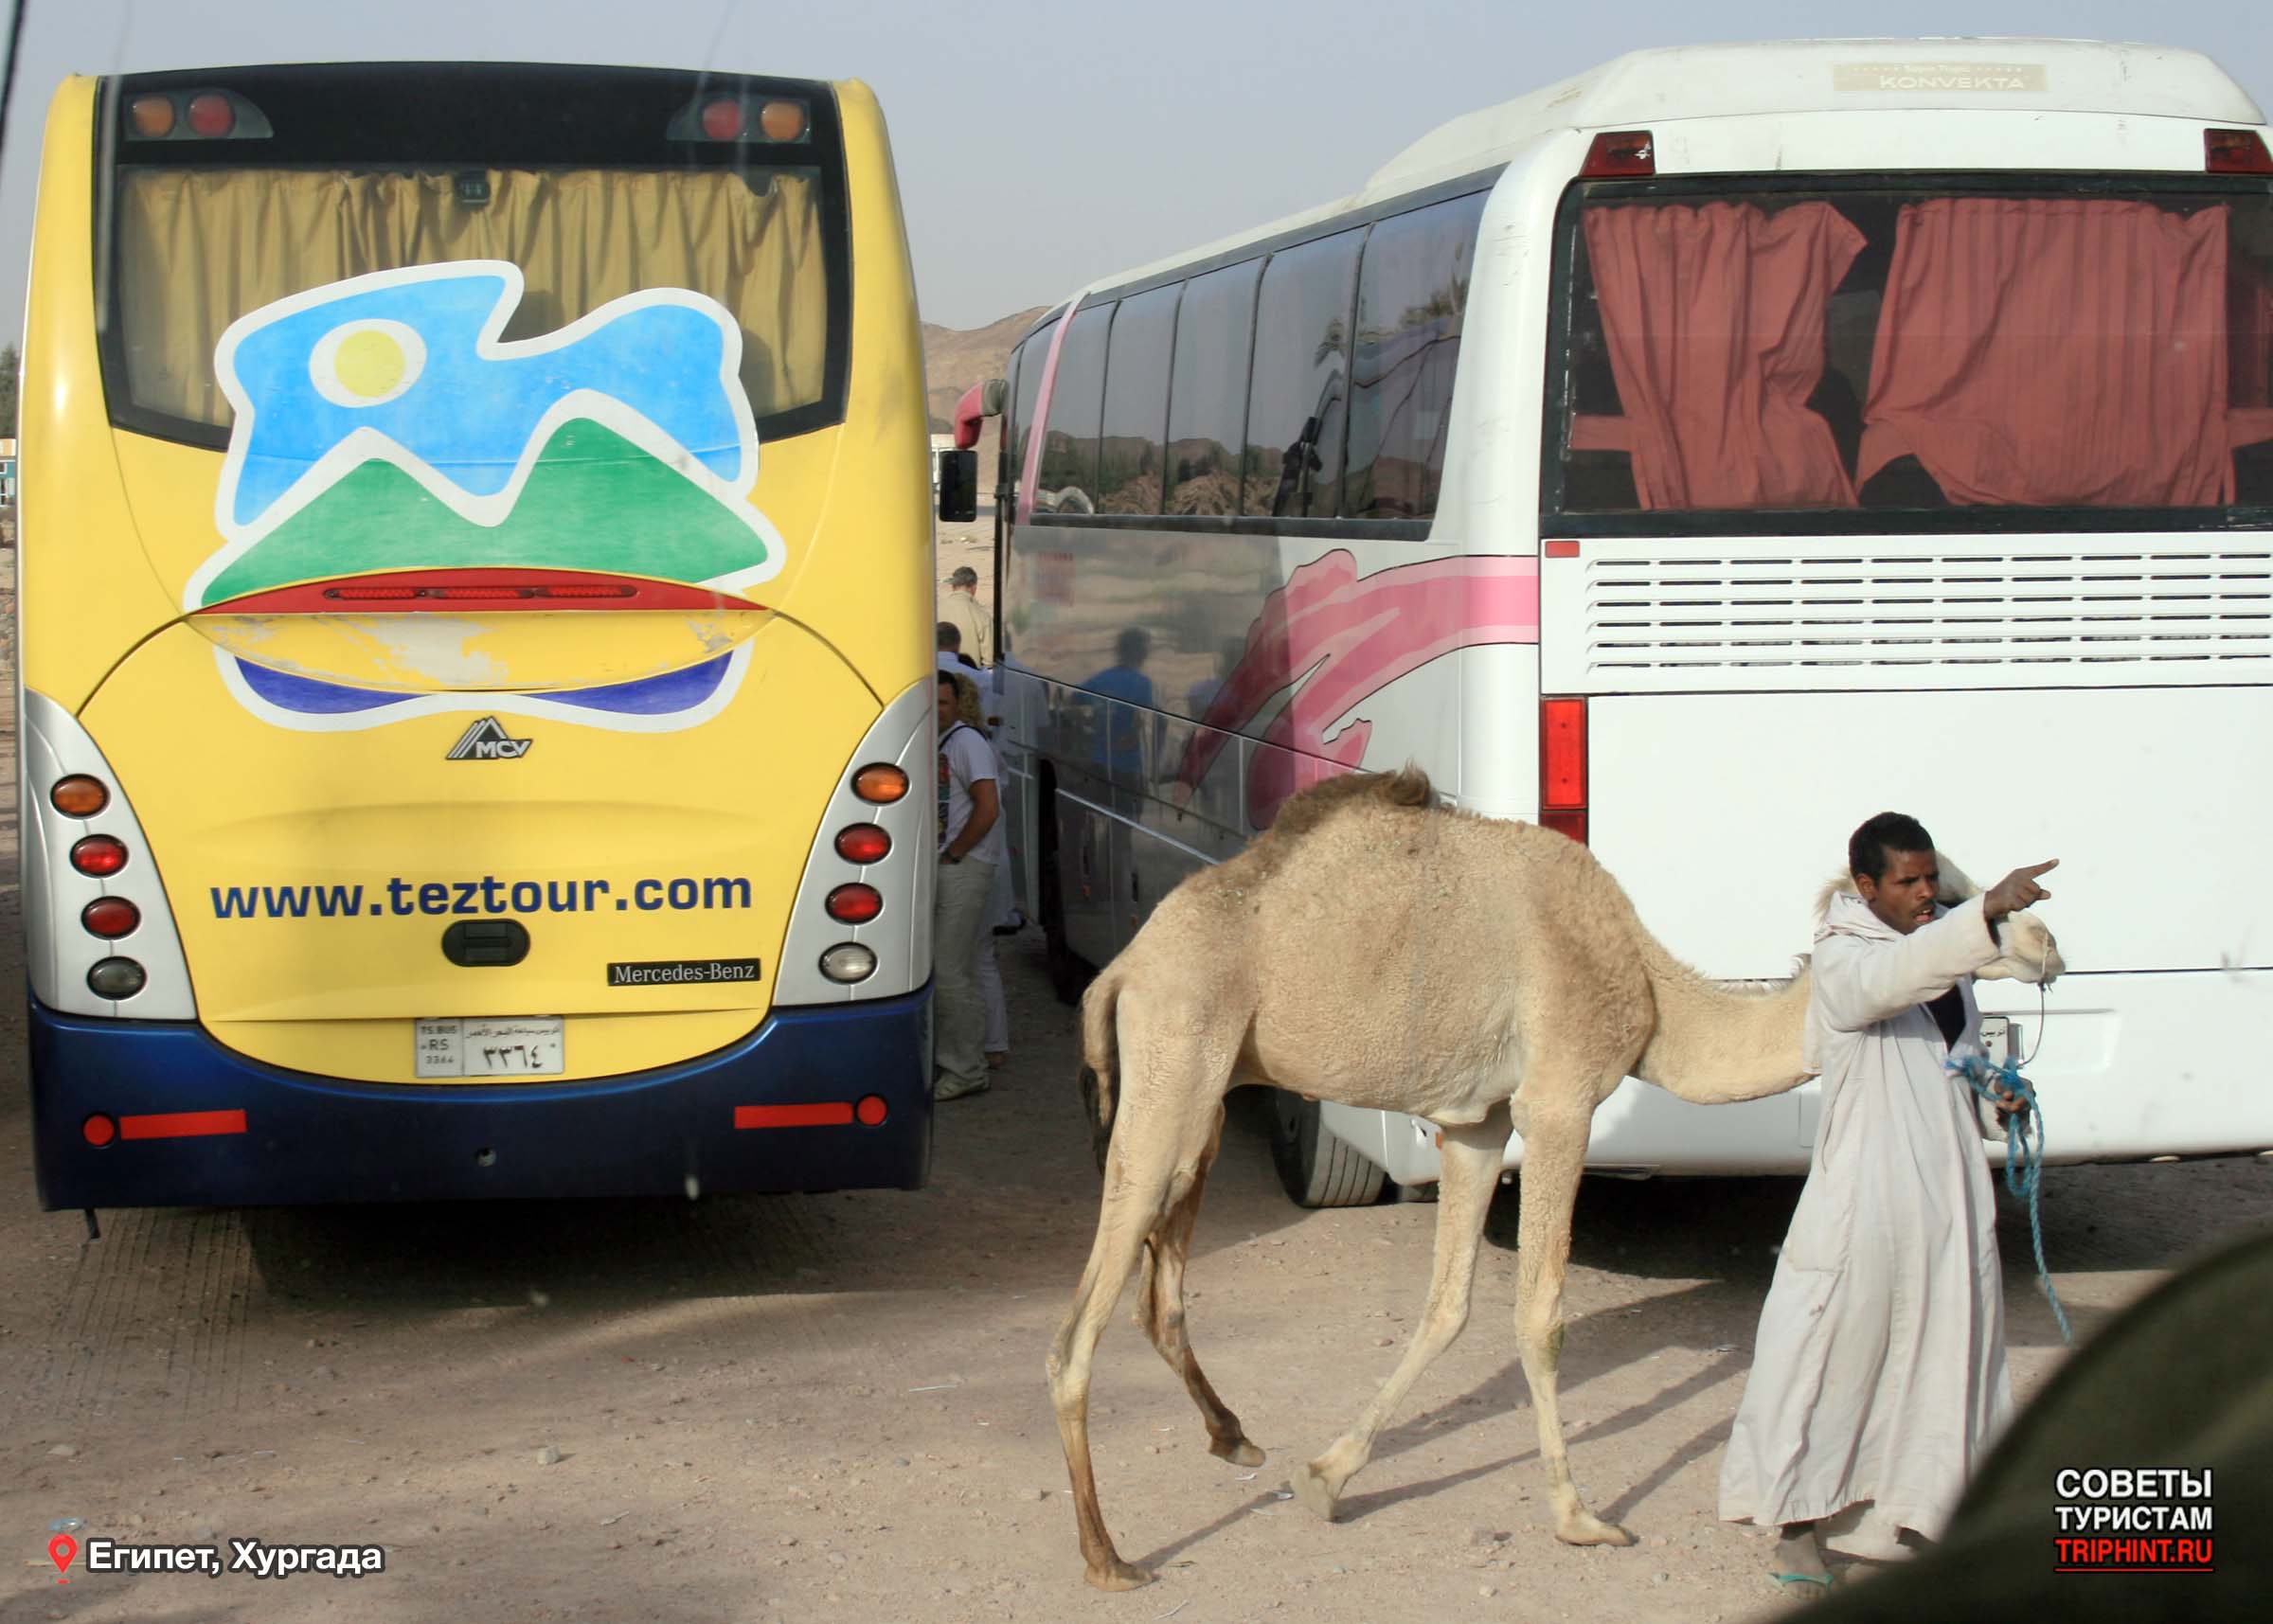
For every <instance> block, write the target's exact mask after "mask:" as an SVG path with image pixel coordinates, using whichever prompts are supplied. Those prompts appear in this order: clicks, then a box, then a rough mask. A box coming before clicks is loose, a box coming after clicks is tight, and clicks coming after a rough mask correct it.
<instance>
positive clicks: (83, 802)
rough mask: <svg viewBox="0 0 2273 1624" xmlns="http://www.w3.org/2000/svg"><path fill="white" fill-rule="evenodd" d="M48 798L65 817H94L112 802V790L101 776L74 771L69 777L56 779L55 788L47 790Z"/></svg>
mask: <svg viewBox="0 0 2273 1624" xmlns="http://www.w3.org/2000/svg"><path fill="white" fill-rule="evenodd" d="M47 799H48V801H49V803H50V804H52V805H53V806H54V808H55V810H56V811H57V812H62V813H63V815H64V816H65V817H93V816H94V815H95V814H96V813H97V812H100V811H102V809H103V808H104V807H107V806H109V805H110V804H111V792H110V787H109V786H108V785H106V784H105V783H104V782H103V781H102V780H101V779H100V778H90V777H88V776H86V774H84V773H74V774H72V775H71V776H69V777H67V778H58V779H56V781H55V788H53V789H52V790H49V791H48V792H47Z"/></svg>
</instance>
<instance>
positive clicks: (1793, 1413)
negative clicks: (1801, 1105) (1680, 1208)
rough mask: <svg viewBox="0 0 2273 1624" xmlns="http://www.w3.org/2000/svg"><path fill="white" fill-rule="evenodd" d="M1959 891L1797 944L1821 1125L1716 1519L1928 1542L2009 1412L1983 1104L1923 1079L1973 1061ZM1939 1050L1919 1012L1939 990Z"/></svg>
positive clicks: (1976, 956) (1824, 930)
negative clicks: (1948, 902)
mask: <svg viewBox="0 0 2273 1624" xmlns="http://www.w3.org/2000/svg"><path fill="white" fill-rule="evenodd" d="M1998 952H1999V949H1998V947H1997V945H1996V942H1995V941H1994V940H1993V939H1992V938H1991V935H1990V931H1989V927H1988V923H1987V921H1986V919H1984V918H1983V916H1982V912H1981V899H1980V898H1978V897H1976V898H1974V899H1972V900H1971V901H1966V902H1962V903H1960V904H1959V905H1958V906H1957V907H1955V908H1951V909H1948V910H1946V911H1944V912H1942V913H1941V914H1939V915H1938V917H1936V918H1935V919H1932V920H1930V921H1928V922H1927V923H1925V924H1924V925H1921V926H1919V927H1918V929H1917V930H1916V931H1914V932H1912V933H1911V934H1910V935H1908V936H1904V935H1902V934H1900V933H1899V932H1897V931H1895V930H1894V929H1893V928H1892V927H1891V926H1889V925H1888V924H1887V923H1886V922H1885V921H1883V920H1882V919H1879V918H1878V916H1877V915H1875V914H1873V913H1872V912H1871V911H1870V906H1869V905H1868V904H1867V903H1866V902H1864V901H1863V900H1862V899H1861V898H1860V897H1857V896H1852V895H1846V894H1841V895H1836V896H1835V897H1833V899H1832V900H1831V902H1830V905H1829V907H1828V908H1827V909H1826V912H1825V916H1824V919H1823V922H1822V924H1821V926H1820V927H1819V928H1818V930H1817V935H1816V953H1815V957H1814V961H1813V970H1814V976H1815V981H1814V990H1813V992H1812V995H1811V997H1810V999H1809V1002H1808V1011H1807V1049H1806V1059H1807V1062H1808V1063H1809V1064H1810V1065H1811V1066H1813V1067H1815V1068H1816V1069H1817V1071H1819V1072H1820V1074H1821V1076H1822V1088H1823V1115H1822V1120H1821V1122H1820V1124H1819V1126H1818V1129H1817V1139H1816V1146H1815V1155H1814V1160H1813V1163H1812V1165H1811V1166H1810V1168H1809V1169H1808V1175H1807V1186H1806V1187H1805V1189H1803V1190H1802V1191H1801V1192H1800V1196H1799V1208H1798V1210H1797V1211H1795V1212H1794V1213H1793V1215H1792V1226H1791V1232H1790V1234H1789V1235H1788V1236H1786V1238H1785V1240H1784V1243H1783V1250H1782V1252H1781V1255H1780V1256H1779V1257H1778V1258H1777V1260H1776V1276H1775V1279H1774V1281H1773V1283H1772V1284H1771V1285H1770V1286H1769V1288H1768V1299H1767V1303H1766V1306H1765V1307H1764V1308H1763V1310H1762V1312H1761V1318H1760V1334H1759V1337H1758V1338H1757V1340H1756V1342H1755V1344H1754V1349H1753V1357H1752V1373H1751V1376H1750V1379H1749V1380H1748V1382H1747V1383H1746V1384H1745V1396H1744V1400H1743V1402H1742V1403H1741V1404H1740V1405H1739V1406H1738V1409H1737V1415H1736V1424H1735V1428H1734V1431H1733V1432H1732V1433H1731V1434H1730V1436H1729V1439H1728V1449H1727V1455H1726V1456H1725V1458H1724V1460H1723V1462H1722V1467H1721V1508H1720V1510H1721V1516H1722V1517H1723V1518H1724V1519H1727V1520H1730V1521H1736V1522H1743V1521H1747V1520H1748V1521H1751V1522H1754V1523H1758V1524H1762V1525H1768V1526H1773V1525H1777V1524H1782V1523H1801V1522H1816V1521H1823V1522H1824V1525H1825V1526H1823V1527H1822V1528H1821V1529H1820V1530H1819V1533H1820V1535H1821V1537H1822V1539H1823V1542H1824V1544H1827V1545H1829V1546H1831V1547H1833V1548H1835V1549H1838V1550H1842V1551H1845V1552H1848V1553H1851V1554H1852V1555H1856V1556H1866V1557H1882V1558H1883V1557H1891V1556H1896V1555H1899V1554H1900V1549H1901V1547H1900V1545H1899V1544H1898V1542H1897V1535H1898V1534H1899V1532H1900V1531H1901V1530H1902V1529H1904V1528H1911V1529H1915V1530H1916V1531H1917V1532H1919V1533H1921V1534H1924V1535H1925V1536H1927V1537H1929V1538H1935V1537H1939V1536H1940V1534H1941V1533H1942V1528H1943V1526H1944V1525H1945V1523H1946V1521H1947V1519H1948V1516H1949V1513H1950V1510H1951V1509H1952V1508H1954V1506H1955V1505H1956V1503H1957V1500H1958V1496H1959V1494H1960V1491H1961V1490H1963V1488H1964V1486H1965V1482H1966V1480H1967V1478H1968V1477H1969V1476H1970V1474H1971V1473H1972V1472H1973V1470H1974V1468H1975V1466H1976V1465H1977V1464H1978V1462H1979V1460H1980V1458H1981V1456H1982V1454H1984V1452H1985V1451H1986V1450H1987V1448H1988V1446H1989V1444H1990V1443H1991V1441H1992V1440H1993V1439H1994V1438H1995V1437H1996V1434H1997V1433H1998V1432H1999V1431H2000V1430H2001V1429H2002V1427H2003V1426H2004V1424H2005V1421H2006V1420H2007V1419H2008V1418H2009V1417H2010V1415H2011V1412H2012V1407H2013V1397H2012V1388H2011V1384H2010V1383H2009V1381H2008V1379H2007V1376H2006V1370H2005V1328H2004V1297H2003V1282H2002V1278H2001V1274H2000V1271H1999V1269H1998V1266H1997V1257H1996V1205H1995V1196H1994V1193H1993V1190H1992V1187H1991V1184H1990V1174H1989V1164H1988V1159H1987V1157H1986V1155H1985V1154H1984V1153H1983V1151H1982V1147H1981V1140H1982V1138H1983V1137H1984V1136H1989V1135H1995V1136H1996V1137H1998V1138H2001V1137H2002V1135H2003V1131H2002V1128H2001V1126H2000V1125H1999V1124H1998V1120H1997V1116H1996V1110H1995V1108H1994V1107H1992V1106H1990V1105H1989V1104H1988V1103H1987V1102H1986V1101H1983V1100H1979V1099H1978V1097H1977V1096H1975V1094H1974V1093H1973V1091H1972V1089H1971V1088H1970V1087H1969V1086H1968V1085H1967V1084H1966V1083H1965V1081H1964V1080H1962V1079H1960V1078H1959V1077H1957V1076H1955V1075H1953V1074H1952V1073H1950V1072H1948V1071H1947V1070H1945V1069H1943V1067H1944V1062H1946V1061H1948V1060H1949V1059H1950V1058H1951V1057H1952V1056H1953V1055H1961V1054H1963V1053H1965V1052H1967V1051H1969V1050H1970V1051H1973V1052H1978V1048H1979V1041H1980V1011H1979V1010H1978V1008H1976V1007H1975V1005H1974V1001H1973V987H1972V981H1973V972H1975V971H1976V970H1978V969H1980V968H1981V967H1982V966H1983V965H1986V964H1988V963H1990V962H1991V961H1993V960H1994V959H1995V958H1996V956H1997V955H1998ZM1953 986H1954V987H1956V988H1957V989H1958V990H1959V994H1960V997H1961V998H1962V1000H1963V1003H1964V1011H1965V1020H1964V1026H1963V1029H1962V1030H1961V1031H1960V1033H1959V1036H1958V1041H1957V1044H1955V1045H1954V1047H1953V1046H1952V1045H1950V1044H1945V1043H1944V1042H1943V1041H1942V1028H1941V1027H1940V1026H1938V1025H1937V1024H1936V1022H1935V1020H1934V1017H1933V1014H1932V1013H1931V1011H1929V1010H1928V1009H1927V1008H1925V1005H1926V1004H1927V1003H1928V1002H1929V1001H1930V1000H1932V999H1934V998H1937V997H1939V996H1941V995H1942V993H1943V992H1945V991H1947V990H1949V989H1950V988H1951V987H1953Z"/></svg>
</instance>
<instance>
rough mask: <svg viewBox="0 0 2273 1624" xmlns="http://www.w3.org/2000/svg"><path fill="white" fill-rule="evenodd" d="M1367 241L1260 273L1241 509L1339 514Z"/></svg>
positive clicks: (1310, 250)
mask: <svg viewBox="0 0 2273 1624" xmlns="http://www.w3.org/2000/svg"><path fill="white" fill-rule="evenodd" d="M1365 235H1366V234H1365V231H1364V230H1363V229H1362V228H1361V229H1358V230H1354V231H1342V232H1337V233H1335V234H1334V235H1333V236H1332V237H1325V238H1320V239H1319V240H1318V241H1315V242H1304V243H1301V244H1299V245H1298V246H1297V247H1293V248H1287V249H1282V250H1281V251H1280V252H1279V253H1277V254H1274V255H1272V256H1271V260H1270V264H1269V265H1268V266H1267V267H1266V268H1265V269H1264V271H1263V273H1262V295H1261V298H1260V301H1259V303H1258V305H1257V309H1256V314H1255V369H1254V379H1253V382H1252V384H1250V385H1249V388H1248V393H1247V450H1246V458H1245V468H1244V488H1245V490H1244V497H1243V501H1242V506H1243V507H1244V509H1245V510H1246V511H1247V512H1249V513H1256V514H1264V515H1268V516H1271V517H1275V518H1290V519H1292V518H1315V519H1330V518H1333V517H1334V516H1335V515H1337V514H1338V513H1339V512H1340V510H1341V488H1342V439H1343V431H1344V427H1345V425H1346V423H1347V421H1348V415H1349V383H1350V318H1351V307H1352V305H1353V304H1354V302H1355V299H1356V294H1357V252H1358V245H1359V244H1360V243H1361V242H1362V241H1364V240H1365Z"/></svg>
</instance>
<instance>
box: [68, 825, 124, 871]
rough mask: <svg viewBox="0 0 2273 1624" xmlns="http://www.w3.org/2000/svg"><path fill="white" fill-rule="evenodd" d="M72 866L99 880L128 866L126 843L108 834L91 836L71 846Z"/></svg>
mask: <svg viewBox="0 0 2273 1624" xmlns="http://www.w3.org/2000/svg"><path fill="white" fill-rule="evenodd" d="M71 866H72V867H74V868H76V869H78V870H79V871H80V872H81V874H92V875H93V876H95V878H96V879H98V880H99V879H101V878H103V877H104V876H105V875H109V874H116V873H117V872H118V870H119V869H121V868H123V867H125V866H126V843H125V842H124V841H122V840H114V839H112V838H111V837H110V836H109V835H107V834H90V835H88V836H87V837H86V838H85V839H84V840H79V841H74V842H73V843H72V845H71Z"/></svg>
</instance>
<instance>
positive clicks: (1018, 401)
mask: <svg viewBox="0 0 2273 1624" xmlns="http://www.w3.org/2000/svg"><path fill="white" fill-rule="evenodd" d="M1057 330H1058V324H1057V323H1056V322H1054V321H1053V322H1051V323H1049V324H1048V325H1047V326H1046V327H1040V328H1036V329H1035V330H1033V331H1032V332H1030V333H1029V334H1028V335H1027V340H1026V342H1025V343H1024V344H1022V345H1020V346H1019V347H1018V353H1017V354H1016V355H1015V356H1014V357H1012V361H1013V368H1012V371H1011V420H1010V421H1009V422H1007V423H1005V424H1004V425H1003V429H1002V445H1003V450H1004V451H1005V452H1006V453H1008V454H1009V456H1010V459H1011V467H1010V477H1009V479H1008V480H1007V481H1006V483H1008V484H1009V485H1010V486H1011V490H1012V491H1013V493H1014V492H1015V491H1016V489H1017V486H1018V484H1019V482H1020V481H1021V480H1023V479H1025V477H1026V444H1027V437H1028V436H1029V435H1030V434H1031V433H1032V432H1033V427H1034V401H1035V399H1036V398H1037V397H1038V396H1039V395H1040V394H1041V393H1042V373H1043V370H1044V368H1046V367H1047V366H1048V365H1049V346H1050V342H1051V340H1052V339H1053V338H1054V337H1055V336H1056V334H1057ZM1011 511H1013V512H1014V511H1016V509H1011Z"/></svg>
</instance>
